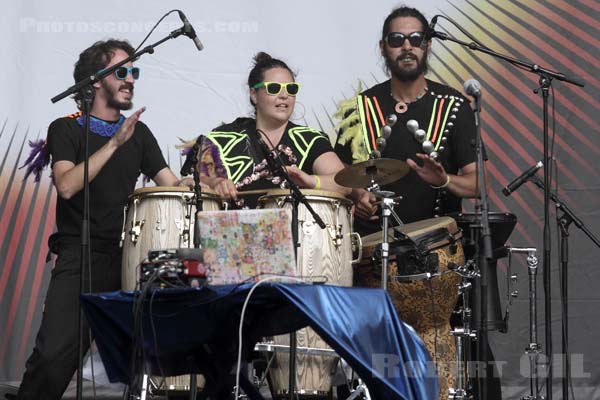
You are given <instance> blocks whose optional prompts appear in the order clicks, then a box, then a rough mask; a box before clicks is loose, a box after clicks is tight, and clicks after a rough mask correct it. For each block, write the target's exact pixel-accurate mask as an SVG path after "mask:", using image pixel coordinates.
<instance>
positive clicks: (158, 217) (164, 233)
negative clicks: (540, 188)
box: [121, 186, 223, 392]
mask: <svg viewBox="0 0 600 400" xmlns="http://www.w3.org/2000/svg"><path fill="white" fill-rule="evenodd" d="M202 200H203V204H202V208H203V210H206V211H216V210H220V209H221V208H222V204H223V203H222V201H221V199H220V197H219V196H218V195H217V194H216V193H215V192H214V191H212V190H209V189H204V188H203V189H202ZM194 211H195V195H194V192H193V191H192V190H191V189H190V188H187V187H179V186H177V187H166V186H155V187H148V188H141V189H136V190H135V191H134V192H133V194H132V195H131V197H130V198H129V203H128V205H127V207H126V208H125V223H124V225H123V232H122V234H121V240H122V244H123V259H122V262H121V285H122V287H123V289H124V290H135V289H136V288H137V287H138V281H139V278H140V273H139V264H140V263H141V262H142V261H143V260H144V259H146V258H147V256H148V251H149V250H153V249H167V248H181V247H193V243H192V242H193V235H194V218H193V216H194ZM151 380H152V381H153V383H154V384H155V385H157V386H159V387H158V388H157V390H158V391H165V390H170V391H176V392H177V391H188V390H189V388H190V377H189V375H182V376H174V377H166V378H164V379H163V378H162V377H156V376H154V377H151ZM197 384H198V387H203V386H204V377H203V376H201V375H198V376H197Z"/></svg>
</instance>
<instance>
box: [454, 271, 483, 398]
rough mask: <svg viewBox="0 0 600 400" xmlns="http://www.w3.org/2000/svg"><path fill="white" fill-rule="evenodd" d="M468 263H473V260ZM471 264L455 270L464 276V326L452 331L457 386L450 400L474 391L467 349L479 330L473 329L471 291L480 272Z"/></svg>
mask: <svg viewBox="0 0 600 400" xmlns="http://www.w3.org/2000/svg"><path fill="white" fill-rule="evenodd" d="M468 263H470V264H473V263H472V262H468ZM470 264H467V265H465V266H460V267H458V268H457V269H455V272H456V273H458V274H459V275H460V276H461V277H462V282H461V283H460V284H459V285H458V295H459V296H461V297H462V300H463V306H462V308H461V309H460V311H459V313H460V314H461V321H462V323H463V326H462V327H455V328H454V329H452V330H451V331H450V335H452V336H454V340H455V343H456V387H453V388H449V390H448V399H449V400H467V399H469V398H471V393H472V388H471V387H469V382H470V373H469V368H465V363H467V362H468V360H469V359H470V357H469V354H468V353H467V351H468V349H470V347H471V346H469V345H468V341H476V340H477V332H476V331H474V330H471V308H470V307H469V304H470V300H469V293H470V292H471V288H472V286H473V284H472V283H471V282H470V280H471V279H473V278H476V277H477V276H479V273H478V272H477V271H471V270H470V267H471V265H470ZM465 342H466V343H465Z"/></svg>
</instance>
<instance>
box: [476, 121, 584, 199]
mask: <svg viewBox="0 0 600 400" xmlns="http://www.w3.org/2000/svg"><path fill="white" fill-rule="evenodd" d="M485 124H487V125H488V126H490V127H491V128H492V130H493V131H499V130H501V129H502V124H501V123H499V122H498V121H497V120H496V119H494V118H488V119H487V120H486V121H485ZM503 139H504V140H505V141H506V142H508V145H509V147H510V148H511V149H512V150H514V151H515V152H517V153H519V155H521V156H522V157H523V158H524V159H525V161H526V162H527V166H528V167H529V166H531V165H533V164H535V163H536V162H537V161H538V160H534V159H533V158H532V156H531V155H530V154H529V153H528V152H527V150H525V149H524V148H523V146H520V145H519V144H518V143H517V142H516V141H515V139H514V138H513V137H511V136H504V137H503ZM485 145H486V147H490V146H491V145H493V146H494V147H493V148H490V150H493V151H494V154H497V155H500V154H506V153H505V151H504V149H502V148H501V147H500V146H499V145H498V144H496V142H495V141H494V139H493V136H491V135H485ZM540 157H541V154H540ZM501 161H503V162H504V165H505V166H506V167H508V168H509V169H510V170H511V172H512V174H513V175H514V176H518V175H520V174H521V173H522V172H523V171H522V170H521V168H519V167H518V166H517V165H516V164H515V163H514V162H512V160H511V159H508V162H507V159H506V158H504V159H502V160H501ZM560 171H561V172H562V173H564V174H565V175H566V176H568V177H571V179H573V180H575V181H576V182H577V183H578V184H579V185H580V187H583V183H581V182H580V181H579V180H578V179H577V178H576V177H575V175H573V174H572V173H571V171H569V170H568V169H567V168H562V169H560ZM505 179H506V177H505ZM509 179H510V178H509ZM527 188H528V190H529V191H531V192H532V193H533V194H534V195H535V197H536V199H537V200H538V202H542V201H543V199H542V194H541V192H540V191H539V190H536V187H532V186H529V185H528V186H527ZM561 196H563V200H564V201H572V200H573V199H572V198H571V197H570V196H569V195H568V194H566V193H565V194H562V193H561Z"/></svg>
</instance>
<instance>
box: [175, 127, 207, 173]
mask: <svg viewBox="0 0 600 400" xmlns="http://www.w3.org/2000/svg"><path fill="white" fill-rule="evenodd" d="M201 138H202V136H199V137H198V139H196V143H194V146H193V147H192V148H191V149H190V151H189V153H187V155H186V157H185V161H184V162H183V166H182V167H181V170H180V171H179V174H180V175H181V176H187V175H191V174H192V172H193V168H194V166H195V165H196V164H197V163H198V149H199V148H200V140H201Z"/></svg>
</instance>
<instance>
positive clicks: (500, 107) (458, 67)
mask: <svg viewBox="0 0 600 400" xmlns="http://www.w3.org/2000/svg"><path fill="white" fill-rule="evenodd" d="M442 46H443V47H444V48H445V46H444V45H443V44H442ZM445 49H446V50H447V54H446V55H444V56H440V58H439V60H440V62H442V63H443V62H444V61H442V60H444V59H450V60H451V59H452V58H454V62H452V61H450V64H451V68H450V67H448V66H447V67H446V68H445V69H444V71H450V70H453V71H454V72H455V73H457V74H458V75H462V76H465V75H467V74H470V73H471V72H472V71H467V70H466V69H465V67H464V65H463V62H466V63H467V64H468V61H469V60H468V57H469V56H468V55H465V57H463V58H459V56H455V55H454V54H453V53H452V52H450V51H448V49H447V48H445ZM474 61H475V59H474ZM499 69H500V70H497V71H496V72H497V73H499V74H501V73H502V72H506V74H507V75H503V76H510V71H502V68H501V67H499ZM446 75H447V74H446ZM480 75H481V77H482V78H483V80H484V82H487V86H488V87H489V88H490V90H496V91H497V92H499V94H501V96H500V97H501V98H504V99H507V100H506V102H502V103H501V102H499V101H498V100H497V99H496V97H495V96H492V97H491V99H490V97H489V96H488V97H487V99H488V101H487V102H488V103H489V104H490V105H491V106H492V107H493V109H494V110H496V111H497V112H498V113H500V114H501V115H508V116H512V115H513V114H514V113H515V111H514V110H508V108H506V107H505V105H504V103H508V102H509V101H512V103H514V106H515V107H514V108H515V109H516V110H519V111H520V112H522V113H523V114H524V116H526V117H527V119H529V120H530V121H531V122H532V123H533V124H535V125H536V126H539V127H540V130H539V132H540V135H539V136H540V139H537V138H534V136H533V135H532V134H531V133H530V132H529V131H528V130H527V129H526V127H525V126H524V125H522V124H521V122H520V121H518V120H516V119H515V118H512V119H507V122H508V123H509V124H510V125H511V126H512V128H513V129H515V132H517V133H520V134H521V135H522V136H523V137H524V138H525V139H526V140H528V141H529V142H530V143H532V144H533V145H534V146H535V148H536V149H539V151H540V152H541V149H542V142H541V139H542V138H541V131H542V121H541V115H540V114H536V113H533V112H532V111H531V110H530V109H529V108H528V107H527V106H526V105H525V104H524V103H523V102H521V101H520V100H519V99H518V98H517V97H515V96H514V95H513V94H512V92H511V91H510V90H509V88H507V87H505V85H504V84H503V83H502V82H500V81H498V80H497V79H496V78H495V77H494V76H493V75H492V74H491V73H490V72H489V71H488V70H484V69H482V70H481V73H480ZM515 89H517V88H516V87H515ZM526 92H528V91H526ZM509 99H510V100H509ZM535 100H538V101H539V99H535ZM539 107H540V110H541V105H540V106H539ZM558 118H559V119H560V118H561V117H558ZM505 130H506V129H505V128H499V130H498V131H497V132H500V133H501V132H503V131H505ZM573 131H574V129H573ZM556 142H557V144H558V145H559V146H560V147H561V148H563V149H564V150H565V151H566V152H567V153H568V154H570V155H571V156H573V157H574V159H575V160H576V161H577V163H579V165H581V167H582V168H584V169H586V170H588V171H589V172H590V173H591V174H592V175H594V176H597V177H598V176H600V175H599V174H598V171H597V169H596V168H594V167H593V166H592V165H590V164H589V163H587V162H585V160H584V159H582V158H581V157H580V156H579V155H578V154H577V153H576V152H575V151H574V150H573V148H572V147H571V146H570V145H568V144H567V143H566V142H565V141H564V140H563V139H562V138H560V137H558V136H557V138H556ZM570 176H572V177H573V178H575V176H574V175H573V174H571V175H570ZM575 181H576V182H578V183H579V184H581V183H580V181H579V180H578V179H577V178H575ZM579 187H583V186H579Z"/></svg>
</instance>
